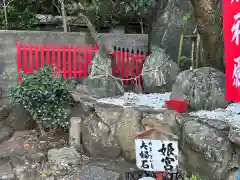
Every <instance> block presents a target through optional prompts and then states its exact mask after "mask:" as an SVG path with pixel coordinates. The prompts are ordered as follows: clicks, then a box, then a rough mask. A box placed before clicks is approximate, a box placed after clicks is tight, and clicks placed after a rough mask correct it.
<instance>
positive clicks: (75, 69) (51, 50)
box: [17, 41, 146, 85]
mask: <svg viewBox="0 0 240 180" xmlns="http://www.w3.org/2000/svg"><path fill="white" fill-rule="evenodd" d="M97 51H98V46H97V45H94V46H91V45H89V46H83V47H82V46H76V45H67V46H66V45H54V44H51V45H49V44H46V45H44V44H40V45H38V44H34V45H33V44H23V43H21V42H19V41H18V42H17V67H18V72H20V71H23V72H24V73H25V74H30V73H33V71H34V70H35V69H39V68H41V67H43V66H45V65H54V66H55V67H56V70H57V73H62V74H63V77H64V78H75V79H79V78H83V77H86V76H87V75H88V65H89V64H91V62H92V58H93V56H94V53H96V52H97ZM112 56H113V66H112V73H113V75H114V76H118V77H121V78H122V79H126V78H133V77H136V76H139V77H138V78H136V79H137V80H136V81H135V82H134V83H136V84H139V83H140V84H141V85H142V80H141V76H140V73H141V71H142V64H143V61H144V60H145V59H146V56H145V55H144V54H143V52H140V51H137V52H136V53H135V52H134V51H133V50H131V51H130V50H129V49H124V48H118V49H117V48H116V47H114V51H113V52H112ZM19 81H21V78H19ZM123 83H124V84H126V85H128V84H129V83H130V81H128V80H123Z"/></svg>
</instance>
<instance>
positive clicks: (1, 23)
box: [0, 0, 39, 30]
mask: <svg viewBox="0 0 240 180" xmlns="http://www.w3.org/2000/svg"><path fill="white" fill-rule="evenodd" d="M6 3H8V1H7V0H6ZM33 3H34V1H32V0H13V1H12V2H9V5H8V6H7V21H8V27H6V20H5V15H4V9H3V8H2V9H1V11H0V27H1V29H19V30H26V29H27V30H30V29H34V30H36V29H38V24H39V20H38V19H37V18H36V14H37V8H36V4H33Z"/></svg>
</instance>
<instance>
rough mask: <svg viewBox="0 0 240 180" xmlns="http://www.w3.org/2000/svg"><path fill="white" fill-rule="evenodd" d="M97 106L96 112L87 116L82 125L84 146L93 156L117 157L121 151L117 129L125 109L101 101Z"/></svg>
mask: <svg viewBox="0 0 240 180" xmlns="http://www.w3.org/2000/svg"><path fill="white" fill-rule="evenodd" d="M95 106H96V107H95V112H92V114H90V115H89V116H88V117H86V118H85V119H84V120H83V123H82V126H81V131H82V139H83V148H84V149H85V150H86V151H87V152H88V153H89V154H90V155H91V156H93V157H107V158H113V159H115V158H117V157H119V156H120V153H121V148H120V147H119V145H118V142H117V141H116V138H115V129H116V123H117V122H118V120H119V118H120V116H121V114H122V112H123V109H122V108H121V107H118V106H113V105H112V106H111V105H107V104H101V103H100V104H98V105H95ZM111 112H112V113H111Z"/></svg>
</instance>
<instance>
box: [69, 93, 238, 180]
mask: <svg viewBox="0 0 240 180" xmlns="http://www.w3.org/2000/svg"><path fill="white" fill-rule="evenodd" d="M88 97H89V96H88ZM74 98H75V100H77V101H80V106H79V107H78V108H77V109H78V111H76V112H78V113H76V114H74V115H73V116H74V117H75V118H73V119H72V123H73V121H75V123H73V126H71V128H73V129H75V130H73V129H71V130H70V132H72V136H71V134H70V144H71V145H73V146H76V148H78V147H77V144H78V145H79V140H78V142H76V140H77V138H76V134H77V133H76V132H79V131H81V132H82V133H81V135H82V137H81V138H82V147H83V149H84V150H85V152H86V153H88V155H89V156H91V157H98V158H99V157H101V158H111V159H117V158H119V157H124V159H125V160H126V161H128V162H131V163H135V138H136V135H137V134H138V133H139V132H143V131H145V130H148V129H150V128H154V129H156V130H157V131H156V132H154V133H152V134H151V135H150V138H151V139H160V140H178V142H179V143H178V144H179V145H178V146H179V150H180V156H179V161H180V165H181V167H183V169H184V170H185V171H186V172H188V173H193V174H199V176H200V177H201V179H204V180H214V179H216V180H223V179H224V180H231V179H232V178H233V179H237V168H238V167H239V165H240V156H239V152H240V140H239V139H240V138H239V137H240V134H239V132H240V131H239V130H240V129H239V128H237V127H235V126H234V125H232V124H230V123H227V122H224V121H222V120H217V119H216V120H210V119H201V118H199V117H193V116H189V115H188V114H179V113H177V112H175V111H171V110H155V111H154V110H153V108H151V107H149V108H148V107H141V106H132V107H131V104H128V108H125V107H123V106H119V105H111V104H106V103H100V102H98V101H97V100H93V99H92V98H90V99H88V100H87V99H86V97H84V98H83V96H79V95H77V94H75V95H74ZM76 124H80V125H78V126H77V125H76ZM76 128H78V130H76ZM79 128H80V130H79ZM79 134H80V133H78V135H79ZM71 137H72V138H71ZM78 139H80V138H78ZM233 179H232V180H233Z"/></svg>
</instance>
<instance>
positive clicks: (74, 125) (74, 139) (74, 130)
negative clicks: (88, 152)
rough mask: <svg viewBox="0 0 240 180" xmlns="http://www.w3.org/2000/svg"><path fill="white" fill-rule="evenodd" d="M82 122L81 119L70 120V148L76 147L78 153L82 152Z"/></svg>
mask: <svg viewBox="0 0 240 180" xmlns="http://www.w3.org/2000/svg"><path fill="white" fill-rule="evenodd" d="M81 122H82V119H81V118H80V117H72V118H71V119H70V128H69V146H72V147H75V148H76V150H77V151H81V148H82V144H81V143H82V133H81Z"/></svg>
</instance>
